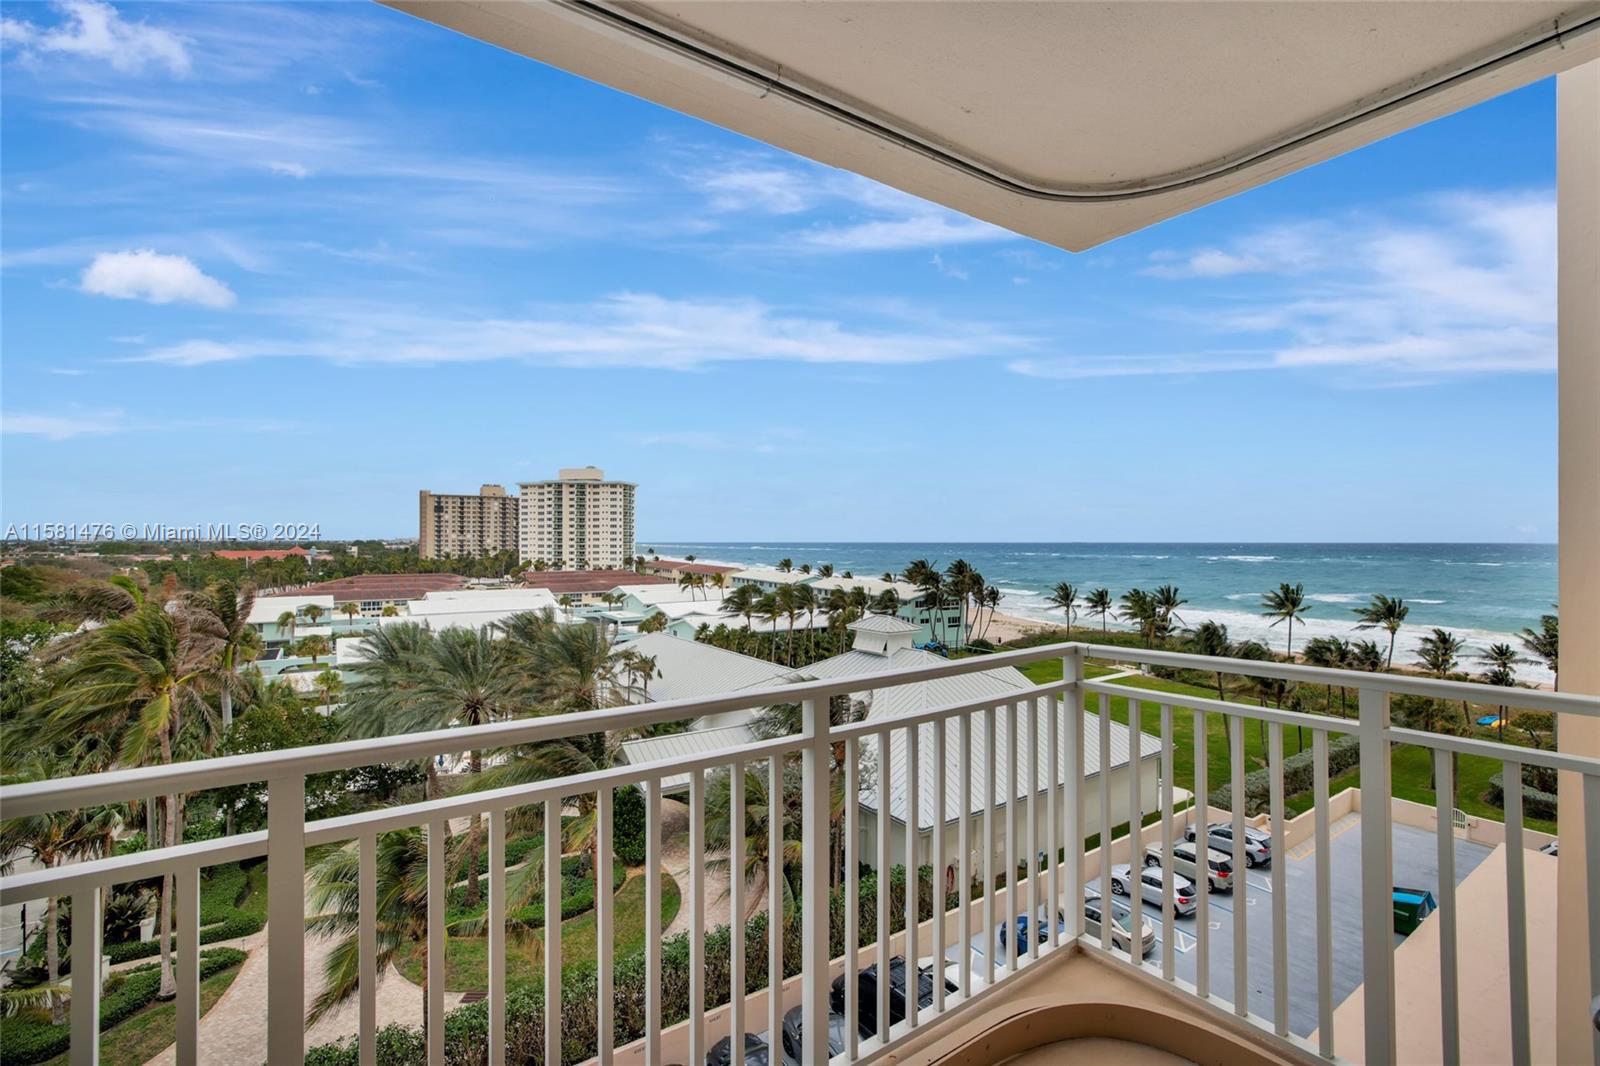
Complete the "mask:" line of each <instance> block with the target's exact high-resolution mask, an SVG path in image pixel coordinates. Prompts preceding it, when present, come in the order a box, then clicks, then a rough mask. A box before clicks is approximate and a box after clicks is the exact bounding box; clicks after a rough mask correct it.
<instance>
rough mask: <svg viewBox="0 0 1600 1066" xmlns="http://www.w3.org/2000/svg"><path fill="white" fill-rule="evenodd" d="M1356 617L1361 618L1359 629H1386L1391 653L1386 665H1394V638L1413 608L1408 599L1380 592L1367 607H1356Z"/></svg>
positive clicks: (1385, 662)
mask: <svg viewBox="0 0 1600 1066" xmlns="http://www.w3.org/2000/svg"><path fill="white" fill-rule="evenodd" d="M1355 613H1356V617H1357V618H1359V619H1361V624H1360V625H1358V626H1356V628H1357V629H1385V630H1388V633H1389V655H1388V658H1387V659H1386V660H1385V661H1384V665H1385V667H1386V668H1387V667H1390V666H1393V665H1394V638H1395V635H1396V634H1398V633H1399V632H1400V627H1401V625H1403V624H1404V623H1405V620H1406V615H1408V614H1410V613H1411V608H1409V607H1407V606H1406V601H1405V600H1402V599H1401V598H1400V597H1398V596H1395V597H1393V598H1390V597H1388V596H1385V595H1383V594H1382V593H1378V594H1376V595H1374V596H1373V597H1372V599H1371V601H1370V602H1368V603H1367V605H1366V606H1365V607H1357V608H1355Z"/></svg>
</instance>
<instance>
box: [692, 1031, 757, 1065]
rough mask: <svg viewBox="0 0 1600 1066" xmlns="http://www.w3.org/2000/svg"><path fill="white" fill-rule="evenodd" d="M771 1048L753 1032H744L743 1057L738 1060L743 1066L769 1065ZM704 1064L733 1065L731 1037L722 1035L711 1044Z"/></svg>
mask: <svg viewBox="0 0 1600 1066" xmlns="http://www.w3.org/2000/svg"><path fill="white" fill-rule="evenodd" d="M771 1054H772V1052H771V1050H770V1049H769V1048H768V1047H767V1042H766V1041H765V1040H763V1039H762V1038H761V1037H759V1036H757V1035H756V1034H754V1033H746V1034H744V1058H743V1059H740V1060H739V1061H740V1062H742V1063H743V1064H744V1066H771V1062H772V1060H771ZM706 1066H735V1064H734V1060H733V1039H732V1038H731V1037H726V1036H725V1037H723V1038H722V1039H721V1040H718V1041H717V1042H716V1043H715V1044H712V1045H711V1051H710V1052H709V1053H708V1054H707V1055H706Z"/></svg>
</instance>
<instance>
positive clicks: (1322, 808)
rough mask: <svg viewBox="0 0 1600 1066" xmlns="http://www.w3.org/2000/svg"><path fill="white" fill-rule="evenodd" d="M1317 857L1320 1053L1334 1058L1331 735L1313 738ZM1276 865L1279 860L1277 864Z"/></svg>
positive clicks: (1319, 734) (1317, 733)
mask: <svg viewBox="0 0 1600 1066" xmlns="http://www.w3.org/2000/svg"><path fill="white" fill-rule="evenodd" d="M1311 759H1312V764H1313V773H1314V776H1315V780H1314V781H1313V782H1312V789H1311V794H1312V796H1313V797H1314V798H1315V802H1316V815H1315V817H1316V838H1317V840H1316V848H1315V851H1316V857H1317V1053H1318V1054H1320V1055H1321V1056H1322V1057H1323V1058H1325V1059H1331V1058H1333V864H1332V856H1331V855H1330V854H1329V851H1330V849H1331V848H1332V847H1333V832H1332V829H1331V827H1330V826H1329V824H1328V734H1327V731H1326V730H1322V729H1318V730H1314V731H1313V732H1312V734H1311ZM1274 861H1276V860H1274Z"/></svg>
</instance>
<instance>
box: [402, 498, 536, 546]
mask: <svg viewBox="0 0 1600 1066" xmlns="http://www.w3.org/2000/svg"><path fill="white" fill-rule="evenodd" d="M417 511H418V536H417V554H418V555H419V556H420V557H422V558H424V559H462V558H473V559H476V558H478V557H479V556H483V555H493V554H495V553H496V552H503V551H516V550H517V522H518V501H517V499H516V498H515V497H513V496H507V495H506V490H505V488H504V487H502V486H500V485H484V486H483V487H482V488H480V489H479V490H478V494H477V495H476V496H468V495H462V494H455V493H434V492H429V491H428V490H427V489H423V490H422V491H421V492H420V493H418V507H417Z"/></svg>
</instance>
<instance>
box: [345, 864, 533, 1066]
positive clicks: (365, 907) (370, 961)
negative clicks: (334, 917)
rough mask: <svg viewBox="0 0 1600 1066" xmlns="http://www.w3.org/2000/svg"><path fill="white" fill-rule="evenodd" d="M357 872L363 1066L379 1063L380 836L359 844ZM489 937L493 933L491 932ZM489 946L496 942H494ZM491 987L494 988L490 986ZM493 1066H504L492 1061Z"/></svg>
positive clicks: (357, 942) (357, 1038) (357, 946)
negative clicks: (359, 852)
mask: <svg viewBox="0 0 1600 1066" xmlns="http://www.w3.org/2000/svg"><path fill="white" fill-rule="evenodd" d="M359 847H360V849H361V854H360V856H359V857H358V858H357V860H356V862H357V870H356V908H357V914H356V954H357V955H358V956H359V957H360V958H359V961H358V963H357V967H358V970H359V973H358V975H357V976H358V984H357V992H358V995H359V997H360V1000H361V1007H360V1022H359V1025H358V1028H357V1034H358V1035H357V1037H356V1041H357V1045H358V1049H359V1057H360V1062H361V1066H377V1063H378V835H377V834H376V833H367V834H365V835H364V836H362V838H361V842H360V844H359ZM489 935H490V937H491V938H492V937H493V936H494V934H493V933H492V932H491V933H490V934H489ZM490 943H491V944H492V943H493V940H492V939H491V941H490ZM491 988H492V986H491ZM490 1066H501V1064H500V1063H496V1062H494V1061H493V1060H492V1059H491V1061H490Z"/></svg>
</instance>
